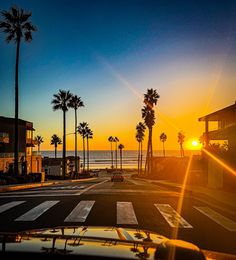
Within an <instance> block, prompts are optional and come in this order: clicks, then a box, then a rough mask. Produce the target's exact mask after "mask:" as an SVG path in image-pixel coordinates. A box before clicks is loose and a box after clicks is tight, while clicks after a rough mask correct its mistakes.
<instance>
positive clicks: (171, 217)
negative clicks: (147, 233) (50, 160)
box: [0, 200, 236, 232]
mask: <svg viewBox="0 0 236 260" xmlns="http://www.w3.org/2000/svg"><path fill="white" fill-rule="evenodd" d="M60 202H61V201H60V200H45V201H43V202H41V203H39V204H38V205H36V206H33V207H32V208H30V209H27V210H26V212H24V213H23V214H21V215H19V216H17V217H16V218H14V219H12V221H14V222H17V223H19V222H33V221H37V220H38V219H40V217H42V215H43V214H45V213H46V212H50V210H51V209H52V208H54V207H59V206H60ZM114 203H115V204H116V205H115V206H116V207H115V208H116V216H114V219H115V221H116V224H117V225H139V216H137V215H136V210H135V208H134V205H133V203H132V202H130V201H116V202H114ZM95 204H96V201H95V200H81V201H79V202H78V203H77V205H75V206H74V207H73V208H72V209H71V210H70V213H69V214H68V215H67V216H65V217H64V222H65V223H85V222H86V221H87V219H88V216H89V214H91V212H92V210H93V209H94V205H95ZM22 205H24V206H25V205H27V201H26V200H19V201H11V202H8V203H5V204H2V205H0V221H1V215H2V214H7V212H10V213H11V211H12V210H14V209H15V210H16V212H18V210H19V207H21V206H22ZM99 205H101V204H99ZM150 207H153V208H154V209H156V210H154V211H153V212H155V213H153V214H156V216H155V218H156V219H157V221H159V222H160V218H161V219H162V223H163V221H164V223H165V224H166V225H168V226H169V227H170V228H176V227H178V228H181V229H193V228H194V226H193V225H192V224H190V222H189V220H188V217H186V216H185V217H183V216H181V215H180V214H179V213H178V212H176V210H175V209H174V208H173V207H172V206H171V205H170V204H160V203H154V204H151V205H150ZM24 208H26V207H24ZM97 210H98V209H97ZM192 210H193V212H195V213H196V214H202V216H203V217H205V218H207V219H208V220H211V221H213V222H214V223H216V224H217V225H220V226H221V227H223V228H224V229H225V230H227V231H230V232H235V231H236V222H234V221H233V220H231V219H229V218H227V217H225V216H223V215H221V214H220V213H218V212H216V211H214V210H213V209H211V208H209V207H199V206H193V208H192ZM103 211H104V209H100V212H99V213H100V214H101V213H102V212H103ZM62 212H63V211H62ZM10 213H9V214H10Z"/></svg>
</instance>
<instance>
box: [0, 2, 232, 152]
mask: <svg viewBox="0 0 236 260" xmlns="http://www.w3.org/2000/svg"><path fill="white" fill-rule="evenodd" d="M12 5H17V6H18V7H20V8H23V9H25V10H27V11H31V12H32V17H31V18H30V20H31V22H32V23H33V24H34V25H36V26H37V29H38V30H37V32H35V33H34V34H33V41H32V42H31V43H30V44H29V43H25V42H24V43H22V45H21V49H20V68H19V93H20V94H19V117H20V118H21V119H24V120H27V121H30V122H33V124H34V128H35V130H36V131H35V133H34V135H35V136H36V135H40V136H42V137H43V139H44V143H43V144H42V145H41V150H51V149H53V147H52V146H51V145H50V139H51V136H52V135H53V134H57V135H58V136H60V137H61V138H62V133H63V124H62V122H63V121H62V119H63V114H62V112H61V111H55V112H54V111H53V109H52V105H51V100H52V98H53V94H55V93H57V92H58V91H59V89H63V90H70V92H72V93H73V94H76V95H78V96H80V97H81V99H82V101H83V102H84V104H85V106H84V107H83V108H79V110H78V122H88V124H89V126H90V128H91V129H92V130H93V132H94V138H93V139H92V140H91V141H90V149H92V150H108V149H109V148H110V144H109V142H108V141H107V139H108V137H109V136H117V137H118V138H119V140H120V142H121V143H122V144H124V146H125V149H126V150H133V149H137V147H138V145H137V141H136V140H135V127H136V125H137V124H138V122H140V121H142V117H141V109H142V107H143V105H144V104H143V94H144V93H145V92H146V90H147V89H148V88H153V89H156V90H157V92H158V94H159V95H160V98H159V100H158V102H157V105H156V107H155V114H156V124H155V126H154V129H153V148H154V149H155V150H156V149H161V148H162V144H161V142H160V138H159V136H160V134H161V133H162V132H165V133H166V135H167V141H166V143H165V145H166V149H178V142H177V134H178V132H179V131H183V133H184V135H185V136H186V145H187V143H188V142H190V141H191V140H193V139H198V138H199V137H200V136H201V134H202V132H203V131H204V123H202V122H198V118H199V117H201V116H204V115H205V114H207V113H211V112H213V111H216V110H218V109H221V108H224V107H226V106H229V105H232V104H233V103H234V102H235V101H236V76H235V75H236V16H235V13H236V1H230V0H225V1H217V0H215V1H206V0H205V1H201V0H199V1H192V0H188V1H168V0H163V1H158V0H156V1H151V0H145V1H139V0H129V1H125V0H124V1H122V0H114V1H102V0H101V1H99V0H97V1H95V0H94V1H91V0H88V1H75V0H74V1H72V0H66V1H64V0H60V1H50V0H48V1H44V0H43V1H41V0H40V1H38V0H35V1H30V0H22V1H21V0H15V1H12V0H11V1H8V0H4V1H1V3H0V9H1V10H8V9H9V8H10V7H11V6H12ZM15 55H16V46H15V44H14V43H10V44H7V43H6V42H5V35H4V34H3V33H1V34H0V115H1V116H6V117H14V68H15ZM66 131H67V134H68V135H67V149H68V150H73V148H74V136H73V134H71V133H73V132H74V111H73V110H69V111H68V112H67V129H66ZM147 135H148V132H146V136H147ZM145 142H146V140H145ZM144 147H145V145H144ZM81 148H82V140H81V138H79V149H81Z"/></svg>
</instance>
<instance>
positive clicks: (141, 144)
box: [140, 141, 143, 174]
mask: <svg viewBox="0 0 236 260" xmlns="http://www.w3.org/2000/svg"><path fill="white" fill-rule="evenodd" d="M142 172H143V142H142V141H141V143H140V174H142Z"/></svg>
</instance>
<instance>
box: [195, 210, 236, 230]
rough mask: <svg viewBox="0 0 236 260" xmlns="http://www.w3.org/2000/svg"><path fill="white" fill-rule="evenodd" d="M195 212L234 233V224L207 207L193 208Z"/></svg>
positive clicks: (235, 228) (235, 226)
mask: <svg viewBox="0 0 236 260" xmlns="http://www.w3.org/2000/svg"><path fill="white" fill-rule="evenodd" d="M194 208H195V209H196V210H198V211H199V212H201V213H202V214H204V215H205V216H207V217H208V218H210V219H211V220H213V221H214V222H216V223H217V224H219V225H221V226H222V227H224V228H225V229H227V230H229V231H236V223H235V222H234V221H232V220H231V219H228V218H226V217H224V216H222V215H221V214H219V213H218V212H216V211H214V210H212V209H210V208H208V207H194Z"/></svg>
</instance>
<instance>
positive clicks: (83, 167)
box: [83, 136, 85, 172]
mask: <svg viewBox="0 0 236 260" xmlns="http://www.w3.org/2000/svg"><path fill="white" fill-rule="evenodd" d="M84 138H85V137H84V136H83V172H85V141H84Z"/></svg>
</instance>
